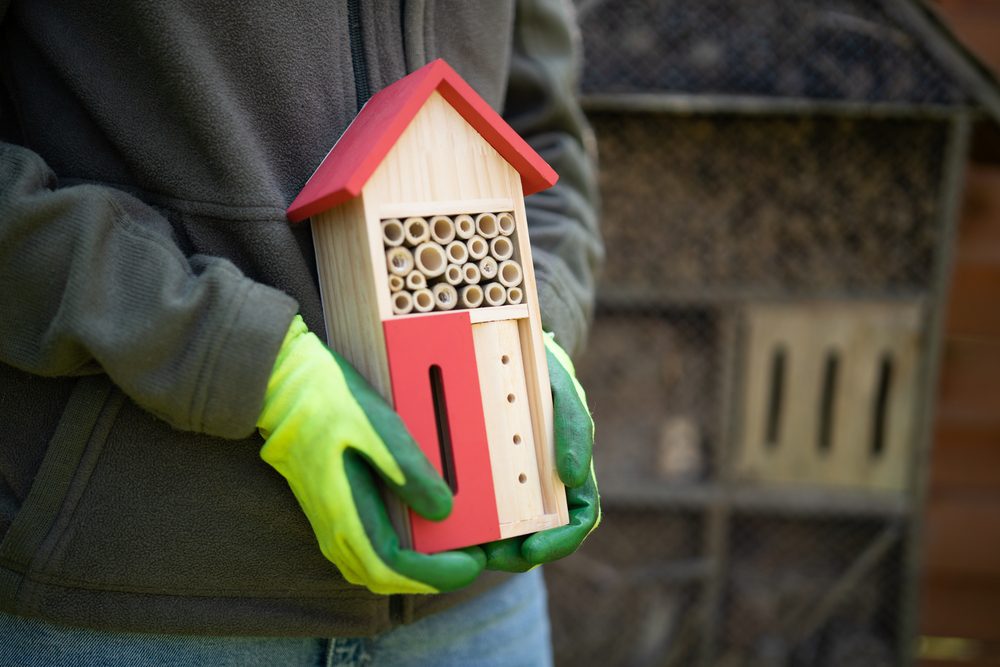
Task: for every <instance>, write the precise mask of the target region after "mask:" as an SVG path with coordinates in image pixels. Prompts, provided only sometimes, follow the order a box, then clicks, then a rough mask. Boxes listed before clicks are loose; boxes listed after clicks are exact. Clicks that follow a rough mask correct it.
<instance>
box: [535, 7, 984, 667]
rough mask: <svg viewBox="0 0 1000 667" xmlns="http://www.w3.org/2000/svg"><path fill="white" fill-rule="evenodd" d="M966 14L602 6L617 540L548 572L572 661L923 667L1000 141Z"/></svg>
mask: <svg viewBox="0 0 1000 667" xmlns="http://www.w3.org/2000/svg"><path fill="white" fill-rule="evenodd" d="M938 4H940V5H944V4H945V3H943V2H942V3H924V2H920V1H918V0H812V1H810V2H801V1H799V0H754V1H752V2H750V1H747V0H709V1H707V2H683V1H682V0H586V1H580V2H577V3H576V5H577V8H578V10H579V18H580V22H581V32H582V42H583V55H584V59H585V60H584V70H583V74H582V80H581V90H582V93H583V98H582V104H583V106H584V109H585V111H586V113H587V116H588V118H589V120H590V122H591V125H592V127H593V128H594V131H595V135H596V137H597V146H598V154H599V155H600V158H601V170H600V174H599V178H600V189H601V198H602V204H603V206H602V210H603V213H602V220H601V227H602V233H603V235H604V239H605V245H606V248H607V259H606V262H605V266H604V271H603V273H602V276H601V282H600V284H599V289H598V296H597V311H596V317H595V320H594V325H593V327H592V330H591V334H590V339H589V348H588V351H587V353H585V354H584V355H582V356H581V358H580V359H579V361H578V363H577V370H578V372H579V375H580V378H581V381H582V383H583V385H584V386H585V387H586V388H587V391H588V399H589V401H590V404H591V407H592V409H593V410H594V414H595V416H596V418H597V423H598V429H599V432H600V434H601V436H600V439H601V441H602V442H603V443H604V444H605V447H604V449H603V454H604V455H601V451H599V452H598V456H597V457H595V466H596V472H597V478H598V480H599V481H600V485H601V500H602V508H603V510H604V511H605V516H606V521H605V523H604V525H603V526H602V529H601V530H600V531H598V532H597V533H595V534H594V536H593V537H592V538H591V539H590V540H589V541H588V542H587V543H586V544H584V545H583V547H582V548H581V554H580V555H581V556H582V557H581V558H580V559H574V560H572V561H569V562H565V563H554V564H553V565H552V566H551V567H548V568H547V569H546V581H547V583H548V585H549V587H550V591H551V595H550V600H551V601H552V604H551V608H552V618H553V642H554V645H555V650H556V656H557V662H559V663H565V664H574V665H588V664H629V665H675V666H676V665H684V666H687V665H700V666H709V665H726V666H731V667H735V666H744V667H749V666H755V665H774V666H779V665H780V666H781V667H805V666H807V665H808V666H809V667H846V666H847V665H865V666H866V667H883V666H885V667H887V666H888V665H902V664H911V659H910V653H911V651H912V650H913V647H914V646H915V645H916V642H915V641H914V635H915V632H916V618H917V614H916V610H917V608H918V604H917V603H918V600H917V597H918V593H917V592H918V591H919V579H918V577H917V573H918V572H919V571H920V559H921V549H922V548H923V543H922V538H921V531H922V522H923V518H922V517H923V507H924V502H923V501H924V488H925V487H924V482H923V479H924V475H925V474H926V471H927V460H928V450H929V446H930V442H931V439H932V435H933V430H932V417H933V414H934V404H935V395H936V393H937V389H938V384H937V373H938V370H937V369H938V360H939V357H940V355H941V346H940V341H941V330H942V318H943V315H944V313H945V307H944V306H945V302H944V297H945V293H946V288H947V284H948V280H949V274H950V266H951V248H952V243H953V237H954V235H953V230H954V226H955V219H956V208H957V207H956V202H957V200H958V195H959V194H960V193H961V185H962V172H963V166H964V161H965V160H966V159H967V156H968V153H969V142H970V130H971V128H972V127H973V126H974V125H977V126H978V125H983V124H985V125H990V126H993V125H995V124H996V121H997V120H1000V89H998V86H997V84H996V81H995V80H994V79H993V78H992V77H991V76H990V75H989V74H988V73H985V72H984V70H982V68H981V67H980V66H979V65H978V64H977V63H976V62H975V61H974V60H973V59H972V58H970V57H969V55H968V54H967V53H964V52H963V51H962V49H961V48H960V47H959V46H958V45H957V44H956V43H955V41H954V39H953V37H952V36H951V35H949V34H948V32H947V30H946V29H945V28H944V27H943V26H942V25H940V24H939V23H938V22H937V20H936V19H935V17H934V15H933V13H931V11H930V10H929V9H928V5H938ZM971 4H976V3H971ZM994 41H995V40H994ZM974 109H981V110H986V111H988V112H989V114H988V118H987V115H986V114H983V113H982V112H981V111H974ZM977 119H978V120H977ZM612 450H613V453H612ZM595 598H599V599H600V600H601V602H602V604H601V605H591V604H588V601H589V600H591V599H595ZM609 626H610V627H614V628H615V632H614V633H613V634H608V633H606V632H602V630H603V629H604V628H607V627H609Z"/></svg>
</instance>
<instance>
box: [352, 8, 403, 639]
mask: <svg viewBox="0 0 1000 667" xmlns="http://www.w3.org/2000/svg"><path fill="white" fill-rule="evenodd" d="M347 29H348V31H349V34H350V39H351V67H352V68H353V69H354V95H355V97H356V98H357V101H358V111H361V107H363V106H364V105H365V102H367V101H368V98H369V97H371V86H370V85H369V83H368V63H367V62H366V60H365V45H364V41H363V36H362V33H361V0H347ZM404 607H405V601H404V599H403V596H402V595H390V596H389V621H390V623H391V624H392V625H393V626H396V625H401V624H402V623H403V620H404V616H405V611H404Z"/></svg>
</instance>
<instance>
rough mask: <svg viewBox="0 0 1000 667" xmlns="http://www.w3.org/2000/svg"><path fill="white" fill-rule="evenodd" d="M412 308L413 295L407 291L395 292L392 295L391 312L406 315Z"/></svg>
mask: <svg viewBox="0 0 1000 667" xmlns="http://www.w3.org/2000/svg"><path fill="white" fill-rule="evenodd" d="M411 310H413V297H412V296H410V293H409V292H396V293H395V294H393V295H392V312H394V313H396V314H397V315H406V314H407V313H408V312H410V311H411Z"/></svg>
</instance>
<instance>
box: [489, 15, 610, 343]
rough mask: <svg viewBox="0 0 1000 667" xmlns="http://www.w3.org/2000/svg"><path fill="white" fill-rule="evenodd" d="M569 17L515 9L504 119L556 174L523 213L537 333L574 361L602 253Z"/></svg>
mask: <svg viewBox="0 0 1000 667" xmlns="http://www.w3.org/2000/svg"><path fill="white" fill-rule="evenodd" d="M572 12H573V8H572V6H571V3H570V2H568V0H520V1H519V2H518V3H517V8H516V13H515V17H514V20H515V29H514V45H513V49H512V55H511V67H510V79H509V83H508V88H507V98H506V101H505V104H504V117H505V118H506V120H507V122H509V123H510V124H511V126H512V127H513V128H514V129H515V130H517V131H518V133H519V134H520V135H521V136H523V137H524V138H525V140H526V141H527V142H528V143H529V144H530V145H531V146H532V148H534V149H535V150H536V151H538V153H539V154H540V155H541V156H542V157H543V158H545V160H546V161H547V162H548V163H549V164H550V165H552V167H553V168H554V169H555V170H556V172H558V174H559V182H558V183H556V185H555V186H553V187H552V188H549V189H548V190H545V191H542V192H540V193H538V194H535V195H532V196H530V197H528V198H527V199H526V200H525V207H526V209H527V214H528V225H529V228H530V230H531V244H532V256H533V258H534V265H535V275H536V278H537V283H538V298H539V302H540V306H541V314H542V325H543V326H544V328H545V329H546V330H548V331H552V332H554V333H555V336H556V340H557V341H558V343H559V344H560V345H561V346H562V347H563V348H564V349H566V350H567V351H568V352H570V353H571V354H574V353H577V352H579V351H580V350H581V349H582V347H583V344H584V343H585V340H586V331H587V326H588V324H589V321H590V318H591V316H592V313H593V301H594V281H595V276H596V272H597V270H598V267H599V265H600V263H601V261H602V259H603V256H604V248H603V245H602V242H601V238H600V234H599V231H598V223H597V206H598V201H597V200H598V197H597V185H596V182H595V171H596V165H595V160H594V150H593V146H594V144H593V139H592V135H591V133H590V128H589V126H588V125H587V122H586V119H585V118H584V116H583V113H582V111H581V110H580V108H579V106H578V104H577V102H576V96H575V92H576V90H575V87H576V75H577V72H578V70H579V49H578V48H577V47H578V46H579V40H578V34H577V32H576V28H575V25H574V23H573V16H572ZM588 147H590V148H591V150H589V151H588V150H587V148H588Z"/></svg>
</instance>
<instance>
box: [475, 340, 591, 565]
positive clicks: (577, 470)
mask: <svg viewBox="0 0 1000 667" xmlns="http://www.w3.org/2000/svg"><path fill="white" fill-rule="evenodd" d="M544 338H545V352H546V358H547V360H548V365H549V383H550V384H551V385H552V413H553V426H554V431H555V433H554V435H555V448H556V469H557V470H558V471H559V478H560V479H561V480H562V482H563V484H565V485H566V501H567V504H568V505H569V523H568V524H567V525H565V526H559V527H558V528H552V529H550V530H543V531H541V532H538V533H534V534H532V535H527V536H522V537H511V538H509V539H506V540H500V541H498V542H491V543H489V544H484V545H483V551H485V552H486V568H487V569H489V570H503V571H506V572H524V571H526V570H530V569H531V568H533V567H535V566H536V565H541V564H542V563H548V562H551V561H554V560H558V559H560V558H563V557H565V556H568V555H569V554H571V553H573V552H574V551H576V549H577V547H579V546H580V545H581V544H582V543H583V540H584V539H586V537H587V536H588V535H590V533H591V532H592V531H593V530H594V529H595V528H597V525H598V524H599V523H600V522H601V502H600V497H599V496H598V493H597V480H596V478H595V477H594V465H593V461H592V459H591V455H592V453H593V449H594V420H593V419H592V418H591V416H590V410H588V409H587V396H586V394H585V393H584V391H583V387H581V386H580V383H579V382H577V379H576V371H575V370H574V369H573V362H572V361H570V358H569V355H568V354H566V352H565V351H564V350H563V349H562V348H561V347H559V345H557V344H556V342H555V340H553V338H552V336H551V335H546V336H544Z"/></svg>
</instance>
